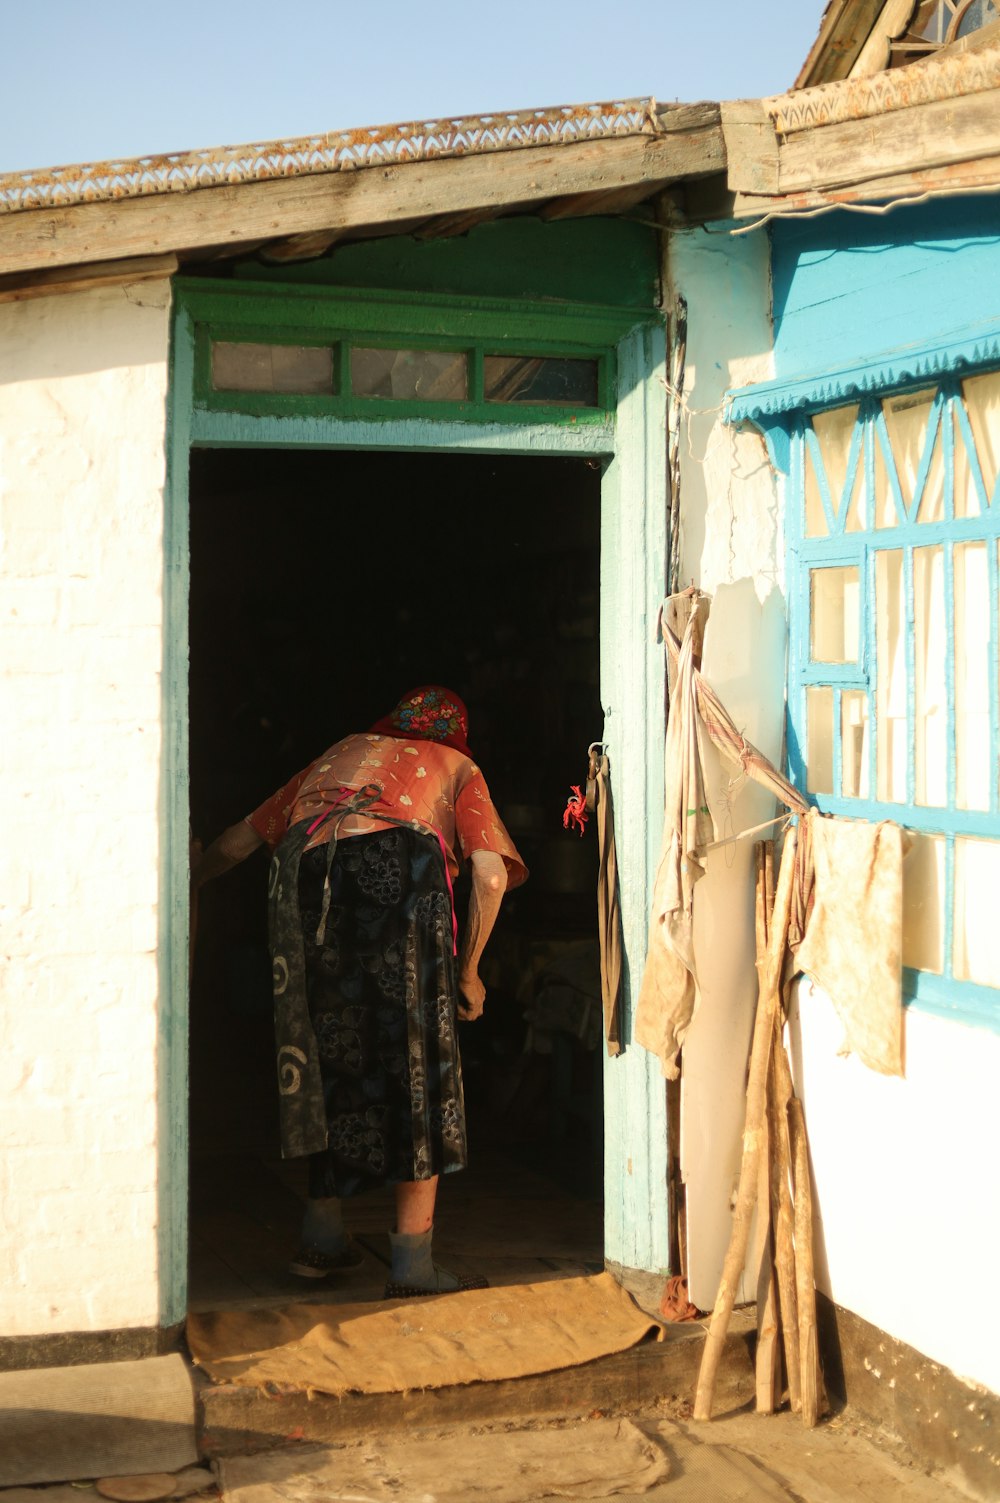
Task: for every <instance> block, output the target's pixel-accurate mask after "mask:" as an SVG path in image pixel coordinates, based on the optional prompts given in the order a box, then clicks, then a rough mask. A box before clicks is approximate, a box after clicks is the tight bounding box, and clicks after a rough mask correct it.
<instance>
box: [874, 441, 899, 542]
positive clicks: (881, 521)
mask: <svg viewBox="0 0 1000 1503" xmlns="http://www.w3.org/2000/svg"><path fill="white" fill-rule="evenodd" d="M873 441H874V447H875V526H876V527H898V526H899V523H900V520H901V518H900V515H899V507H898V505H897V502H896V493H895V489H894V486H893V482H892V480H891V479H890V475H889V466H888V465H887V464H886V459H885V451H884V449H883V438H882V434H881V432H880V431H879V427H878V425H876V426H875V432H874V434H873Z"/></svg>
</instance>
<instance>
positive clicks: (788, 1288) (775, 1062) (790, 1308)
mask: <svg viewBox="0 0 1000 1503" xmlns="http://www.w3.org/2000/svg"><path fill="white" fill-rule="evenodd" d="M791 1095H792V1077H791V1071H790V1069H789V1067H788V1056H787V1055H786V1053H785V1044H784V1040H783V1039H782V1037H781V1024H780V1019H779V1018H778V1017H776V1018H775V1028H774V1048H773V1053H772V1055H771V1080H770V1082H769V1094H768V1100H767V1113H768V1145H769V1148H770V1152H771V1221H772V1224H773V1226H774V1261H775V1265H776V1267H777V1272H778V1300H779V1303H780V1308H781V1337H782V1346H783V1349H784V1353H785V1374H786V1376H787V1378H788V1402H789V1404H790V1405H791V1407H792V1409H793V1410H794V1411H795V1412H796V1413H798V1411H799V1410H800V1409H801V1408H802V1383H801V1378H800V1372H801V1368H800V1363H799V1302H798V1297H797V1295H796V1288H795V1243H794V1233H793V1227H794V1222H793V1218H792V1194H791V1190H790V1188H789V1186H790V1184H791V1152H790V1149H789V1142H788V1102H789V1100H790V1098H791Z"/></svg>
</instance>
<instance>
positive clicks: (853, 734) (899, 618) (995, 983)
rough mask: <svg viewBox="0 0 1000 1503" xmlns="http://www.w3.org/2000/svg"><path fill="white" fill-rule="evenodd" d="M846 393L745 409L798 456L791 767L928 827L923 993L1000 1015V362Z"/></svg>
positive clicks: (913, 945) (909, 963) (917, 869)
mask: <svg viewBox="0 0 1000 1503" xmlns="http://www.w3.org/2000/svg"><path fill="white" fill-rule="evenodd" d="M869 374H870V373H869ZM774 385H775V386H776V383H775V384H774ZM840 389H841V391H843V390H844V388H843V387H841V388H840ZM757 390H758V394H759V393H760V392H761V390H762V389H761V388H758V389H757ZM829 390H830V388H829V386H828V387H827V397H826V402H827V405H823V404H822V399H819V400H817V398H818V397H819V393H813V399H812V401H809V400H806V401H802V400H801V396H800V401H799V403H798V404H797V405H795V406H794V407H792V406H791V401H792V399H791V397H789V396H788V394H787V393H786V400H787V402H788V406H787V407H786V410H785V411H783V412H781V413H780V414H779V413H778V412H776V411H775V407H777V406H778V405H779V403H778V401H777V400H776V399H774V387H773V386H772V399H773V405H772V408H771V411H770V414H769V415H768V416H766V417H765V418H764V419H763V420H762V419H761V416H760V414H759V412H758V413H754V412H753V410H752V406H751V403H750V401H749V396H748V395H747V396H745V397H744V396H740V395H738V396H737V398H736V401H735V402H734V404H733V410H732V412H731V417H733V418H736V419H737V420H738V419H739V418H741V417H746V416H751V417H754V418H755V420H757V421H761V424H762V426H764V427H765V429H766V430H768V437H769V443H770V446H771V450H772V454H773V455H777V457H778V458H779V460H780V461H781V462H782V468H786V469H787V472H788V485H787V489H786V496H787V506H786V512H785V515H786V528H787V546H788V599H789V632H790V656H789V688H788V722H789V738H788V740H789V763H790V772H791V775H792V777H793V779H794V780H795V782H796V783H797V784H798V786H799V787H801V788H803V789H804V790H805V791H806V792H807V793H808V794H809V796H810V799H811V801H812V802H814V803H815V804H816V805H817V806H818V807H819V808H820V809H822V810H823V811H825V812H828V813H832V814H837V815H840V816H848V817H850V816H855V817H860V818H865V819H871V820H878V819H892V820H895V821H896V822H897V823H899V824H901V825H904V826H906V827H907V828H909V829H910V830H911V831H912V832H913V841H914V845H913V849H912V851H911V853H910V854H909V855H908V856H907V858H906V863H905V866H904V953H903V961H904V984H905V993H906V997H907V1000H908V1001H916V1002H917V1004H918V1005H919V1006H921V1007H924V1008H926V1009H928V1010H930V1011H934V1012H939V1013H944V1014H946V1015H948V1016H951V1017H961V1018H963V1019H965V1020H966V1021H970V1022H976V1023H986V1024H988V1025H990V1026H993V1027H1000V924H998V923H997V921H996V918H995V917H994V913H995V908H996V902H995V895H996V894H997V893H1000V755H998V753H1000V665H998V624H1000V612H998V564H1000V366H996V367H994V368H992V369H990V368H979V369H975V370H973V371H968V370H967V369H963V370H961V371H959V370H956V369H954V368H952V369H950V370H945V371H943V372H939V373H935V374H934V375H933V376H931V377H930V379H928V378H927V377H924V379H923V380H922V381H921V382H920V383H919V384H917V383H916V382H915V381H913V380H911V381H910V382H909V383H907V384H893V383H889V384H887V385H886V386H884V387H881V388H880V389H877V390H873V389H871V387H869V389H868V390H867V391H864V390H859V389H858V387H857V386H855V387H854V388H853V389H848V391H845V392H844V395H843V396H842V397H841V398H840V400H839V402H838V403H837V405H829V403H830V397H829ZM848 395H850V398H851V399H850V400H846V399H845V398H846V397H847V396H848ZM741 402H742V405H743V410H742V411H740V410H739V409H740V405H741Z"/></svg>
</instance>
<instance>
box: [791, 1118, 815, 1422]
mask: <svg viewBox="0 0 1000 1503" xmlns="http://www.w3.org/2000/svg"><path fill="white" fill-rule="evenodd" d="M788 1120H789V1126H790V1129H791V1139H792V1162H793V1167H794V1170H795V1274H796V1280H795V1282H796V1292H797V1294H798V1302H799V1357H800V1363H801V1369H802V1423H803V1424H804V1425H806V1426H807V1427H808V1428H809V1429H810V1430H811V1429H812V1428H813V1427H814V1426H815V1424H816V1422H817V1420H818V1419H819V1405H820V1374H819V1340H818V1336H817V1332H816V1285H815V1279H814V1272H813V1238H812V1231H813V1217H812V1185H811V1184H810V1181H809V1145H808V1141H807V1139H806V1123H805V1116H804V1114H803V1111H802V1102H801V1101H800V1100H799V1099H798V1097H797V1096H793V1097H792V1099H791V1101H790V1102H789V1107H788Z"/></svg>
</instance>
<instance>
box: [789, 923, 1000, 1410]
mask: <svg viewBox="0 0 1000 1503" xmlns="http://www.w3.org/2000/svg"><path fill="white" fill-rule="evenodd" d="M987 921H988V922H995V921H996V920H995V918H994V917H992V916H991V917H990V918H989V919H988V920H987ZM797 990H798V994H799V995H798V1000H797V1005H796V1006H795V1007H794V1009H793V1012H792V1016H791V1018H790V1033H791V1039H792V1046H793V1048H792V1052H793V1068H794V1072H795V1076H796V1084H797V1089H798V1091H799V1094H800V1095H801V1097H802V1100H803V1102H804V1104H805V1112H806V1123H807V1127H808V1132H809V1147H810V1153H811V1157H812V1167H813V1177H814V1182H815V1187H816V1205H817V1211H818V1221H817V1227H816V1282H817V1284H818V1285H819V1287H820V1288H821V1289H822V1290H823V1291H824V1293H826V1294H828V1295H829V1296H830V1298H831V1299H833V1300H835V1301H836V1302H837V1304H838V1305H842V1306H843V1307H844V1308H845V1309H848V1310H853V1311H854V1313H855V1314H857V1315H860V1316H861V1318H862V1319H863V1320H867V1321H869V1322H870V1323H871V1324H872V1325H873V1326H877V1327H878V1328H879V1329H880V1330H883V1331H886V1332H888V1334H889V1335H890V1336H895V1337H896V1338H897V1340H899V1341H905V1342H907V1343H908V1345H910V1346H912V1347H915V1348H916V1350H917V1351H918V1352H922V1353H923V1354H924V1356H926V1357H930V1358H931V1360H932V1361H934V1362H939V1363H941V1365H942V1366H944V1367H947V1368H950V1369H951V1371H952V1372H954V1373H956V1374H957V1375H958V1376H959V1377H961V1378H965V1379H967V1380H968V1381H970V1382H972V1383H977V1384H980V1385H982V1386H983V1387H985V1388H988V1389H990V1390H991V1391H992V1392H994V1393H1000V1341H998V1327H997V1319H996V1313H995V1312H996V1298H995V1293H994V1286H995V1283H996V1264H997V1247H998V1246H1000V1195H998V1192H997V1169H996V1162H995V1159H996V1144H997V1142H998V1141H1000V1091H998V1088H997V1082H998V1081H1000V1038H998V1037H997V1035H996V1034H994V1033H989V1032H987V1031H985V1030H983V1029H979V1028H972V1027H968V1026H966V1025H964V1024H962V1023H957V1022H954V1021H952V1020H951V1019H946V1018H939V1017H934V1016H931V1015H930V1014H928V1013H921V1012H918V1011H915V1010H914V1009H913V1008H908V1009H907V1010H906V1014H905V1025H904V1028H905V1035H904V1036H905V1069H906V1074H905V1078H904V1079H902V1080H900V1079H891V1078H888V1077H886V1076H883V1075H877V1074H875V1072H874V1071H872V1070H869V1069H867V1068H866V1066H864V1065H862V1064H860V1063H859V1061H858V1060H857V1059H856V1058H854V1057H850V1056H849V1057H841V1056H840V1055H838V1053H837V1051H838V1049H839V1048H840V1045H841V1041H842V1038H843V1029H842V1027H841V1025H840V1023H839V1020H838V1018H837V1015H836V1013H835V1011H834V1009H833V1005H832V1003H831V1002H830V1000H829V998H828V997H827V996H826V994H825V993H824V992H822V991H820V990H819V989H818V988H816V987H814V986H813V985H812V983H811V982H809V981H806V980H803V981H801V982H800V983H799V986H798V988H797ZM871 1370H872V1375H873V1377H874V1378H875V1379H876V1381H878V1380H879V1379H880V1378H881V1377H882V1374H881V1371H880V1370H879V1364H878V1360H877V1355H876V1357H875V1358H873V1359H872V1364H871ZM892 1381H893V1380H892V1378H891V1375H890V1374H889V1373H888V1372H886V1374H885V1382H887V1383H890V1384H891V1383H892ZM970 1398H971V1395H970Z"/></svg>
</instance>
